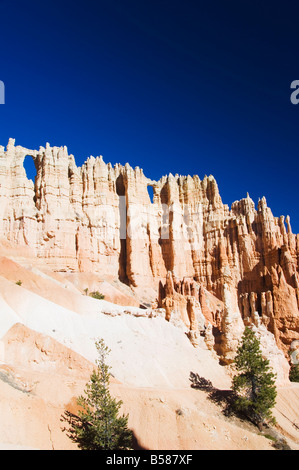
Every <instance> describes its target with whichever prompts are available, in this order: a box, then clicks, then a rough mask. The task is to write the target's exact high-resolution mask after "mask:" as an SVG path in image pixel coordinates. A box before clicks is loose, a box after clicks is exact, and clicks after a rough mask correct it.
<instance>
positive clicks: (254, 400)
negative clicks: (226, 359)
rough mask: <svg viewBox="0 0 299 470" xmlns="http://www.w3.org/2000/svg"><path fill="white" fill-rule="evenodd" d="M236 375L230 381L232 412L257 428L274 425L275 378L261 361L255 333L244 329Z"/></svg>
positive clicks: (236, 358)
mask: <svg viewBox="0 0 299 470" xmlns="http://www.w3.org/2000/svg"><path fill="white" fill-rule="evenodd" d="M235 366H236V369H237V371H239V372H240V373H239V375H236V376H235V377H234V378H233V385H232V390H233V391H234V392H235V394H236V399H235V402H234V406H235V408H236V409H237V410H238V411H240V412H242V413H243V414H245V415H246V416H247V418H249V419H250V420H251V421H252V422H253V423H254V424H256V425H258V426H259V427H260V428H261V426H262V424H263V423H264V422H265V421H268V422H275V420H274V418H273V416H272V411H271V410H272V408H273V407H274V405H275V400H276V395H277V392H276V386H275V374H273V372H272V370H271V368H270V367H269V361H268V360H267V359H264V358H263V356H262V353H261V350H260V342H259V340H258V339H257V337H256V336H255V333H254V332H253V331H252V330H251V329H250V328H249V327H246V328H245V331H244V333H243V336H242V340H241V344H240V346H239V348H238V350H237V354H236V357H235Z"/></svg>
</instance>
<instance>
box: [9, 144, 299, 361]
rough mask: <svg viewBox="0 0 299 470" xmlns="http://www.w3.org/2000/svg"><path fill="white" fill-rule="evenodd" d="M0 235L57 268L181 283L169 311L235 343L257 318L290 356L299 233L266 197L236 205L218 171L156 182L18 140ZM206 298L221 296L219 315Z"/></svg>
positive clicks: (298, 328)
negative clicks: (222, 188) (30, 166)
mask: <svg viewBox="0 0 299 470" xmlns="http://www.w3.org/2000/svg"><path fill="white" fill-rule="evenodd" d="M27 155H29V156H31V158H32V159H33V160H34V164H35V168H36V177H35V182H34V183H33V182H32V181H31V180H29V179H28V178H27V176H26V172H25V169H24V165H23V164H24V159H25V157H26V156H27ZM149 186H151V187H152V188H153V194H154V195H153V201H152V202H151V199H150V196H149V193H148V187H149ZM0 238H1V239H5V240H9V241H11V242H13V243H16V244H18V245H19V246H24V248H25V247H27V248H28V247H29V248H30V249H31V252H32V256H33V257H34V258H35V259H36V260H40V261H41V263H43V264H44V263H46V264H47V265H48V266H49V267H50V268H51V269H53V270H57V271H58V270H60V271H70V272H72V271H73V272H75V271H81V272H89V271H92V272H97V273H99V274H101V275H102V276H103V278H105V277H109V276H110V277H111V278H116V277H117V278H119V279H120V280H122V281H124V282H126V283H127V284H129V285H130V286H132V287H133V288H134V287H135V288H137V287H140V286H141V287H153V288H154V289H156V290H157V291H158V286H159V283H160V282H162V286H165V283H166V284H167V283H168V284H169V282H170V278H171V279H172V280H173V282H177V283H179V282H181V286H180V287H178V286H177V287H175V286H173V292H172V294H171V295H167V294H166V293H165V292H164V293H162V294H161V293H160V297H159V299H158V300H159V302H160V306H162V303H163V306H164V307H165V309H166V315H168V316H169V315H171V314H172V313H171V312H173V311H174V308H173V306H172V304H171V302H173V303H174V304H175V305H176V310H178V311H179V312H180V318H181V320H182V321H183V322H185V324H187V323H188V322H189V326H190V324H191V326H192V327H190V330H191V331H195V330H196V331H200V328H202V324H203V323H204V321H203V318H204V319H205V321H207V322H208V323H210V324H212V326H213V327H214V328H215V327H219V325H218V326H217V321H221V322H222V327H221V328H220V327H219V328H220V329H222V330H223V331H226V335H227V337H229V336H230V335H233V336H234V335H235V333H234V332H236V331H239V330H241V327H242V325H243V326H244V325H245V324H247V323H253V324H255V325H257V326H258V325H259V324H260V323H261V324H263V325H265V326H266V327H267V329H268V331H270V332H271V333H272V334H273V335H274V337H275V339H276V342H277V344H278V346H279V347H280V348H281V349H283V350H284V352H285V353H286V354H287V352H288V350H289V348H290V345H291V343H292V341H294V340H295V339H299V311H298V303H299V277H298V255H299V238H298V235H295V234H293V233H292V230H291V225H290V219H289V217H286V218H284V217H283V216H282V217H274V216H273V214H272V212H271V210H270V208H269V207H268V206H267V202H266V199H265V198H262V199H261V200H260V201H259V202H258V206H257V209H256V208H255V204H254V202H253V201H252V199H251V198H250V197H249V195H248V194H247V197H246V198H244V199H242V200H240V201H236V202H234V203H233V204H232V206H231V208H229V207H228V205H226V204H223V202H222V200H221V197H220V194H219V190H218V186H217V183H216V181H215V179H214V177H213V176H205V177H204V178H203V180H200V179H199V177H198V176H196V175H195V176H193V177H191V176H179V175H175V176H173V175H171V174H170V175H168V176H164V177H162V178H161V179H160V180H159V181H153V180H151V179H149V178H147V177H146V176H145V175H144V174H143V171H142V169H140V168H138V167H136V168H135V169H133V168H131V167H130V165H129V164H126V165H125V166H122V165H119V164H116V165H115V166H112V165H111V164H110V163H108V164H106V163H105V162H104V161H103V158H102V157H96V158H94V157H93V156H91V157H90V158H88V159H87V161H86V162H85V163H84V164H83V165H82V167H77V165H76V163H75V158H74V156H73V155H69V154H68V150H67V148H66V147H60V148H58V147H51V146H50V145H49V144H46V146H45V147H40V148H39V150H29V149H26V148H23V147H21V146H16V145H15V141H14V140H13V139H10V140H9V143H8V145H7V147H6V148H4V147H2V146H0ZM167 273H171V275H169V274H167ZM167 276H168V277H167ZM166 278H167V280H166ZM188 279H189V281H188V282H187V281H186V280H188ZM174 280H176V281H174ZM178 280H179V281H178ZM192 283H195V284H194V285H193V284H192ZM187 284H188V286H189V287H187ZM195 285H196V286H197V288H198V289H197V288H196V289H197V290H196V293H195V291H194V288H195V287H194V286H195ZM182 286H183V287H182ZM163 288H164V287H163ZM192 289H193V291H192ZM204 292H208V293H210V294H211V295H213V296H214V297H215V298H216V299H218V300H219V305H220V306H221V309H220V310H219V312H218V313H217V311H216V310H215V311H213V312H211V311H209V308H208V307H207V305H205V295H203V293H204ZM177 296H180V297H177ZM175 297H176V298H175ZM193 299H195V300H193ZM178 305H180V306H179V307H178ZM198 312H199V313H200V315H199V313H198ZM217 315H218V320H217V319H216V316H217ZM213 322H214V323H213ZM206 326H207V325H206ZM209 331H210V327H209ZM237 336H238V335H237ZM194 341H196V338H194ZM233 341H234V339H232V340H231V342H233ZM227 347H228V348H229V346H227Z"/></svg>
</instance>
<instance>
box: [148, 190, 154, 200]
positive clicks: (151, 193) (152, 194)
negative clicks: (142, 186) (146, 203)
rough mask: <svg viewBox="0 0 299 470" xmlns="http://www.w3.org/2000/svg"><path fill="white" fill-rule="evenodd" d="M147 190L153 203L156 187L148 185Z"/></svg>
mask: <svg viewBox="0 0 299 470" xmlns="http://www.w3.org/2000/svg"><path fill="white" fill-rule="evenodd" d="M147 192H148V195H149V198H150V201H151V203H153V202H154V188H153V187H152V186H148V187H147Z"/></svg>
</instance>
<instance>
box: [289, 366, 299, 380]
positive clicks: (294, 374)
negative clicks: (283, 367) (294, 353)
mask: <svg viewBox="0 0 299 470" xmlns="http://www.w3.org/2000/svg"><path fill="white" fill-rule="evenodd" d="M289 379H290V381H291V382H299V364H292V365H291V368H290V373H289Z"/></svg>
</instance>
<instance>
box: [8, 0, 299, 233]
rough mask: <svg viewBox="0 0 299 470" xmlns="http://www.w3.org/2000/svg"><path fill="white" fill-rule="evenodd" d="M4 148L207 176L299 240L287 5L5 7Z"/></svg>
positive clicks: (108, 1)
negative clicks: (58, 150) (283, 220)
mask: <svg viewBox="0 0 299 470" xmlns="http://www.w3.org/2000/svg"><path fill="white" fill-rule="evenodd" d="M0 16H1V20H2V21H1V44H0V64H1V67H0V80H2V81H3V82H4V83H5V95H6V96H5V99H6V102H5V105H0V145H6V143H7V141H8V138H9V137H14V138H15V139H16V143H17V144H18V145H23V146H25V147H28V148H33V149H38V148H39V146H40V145H45V143H46V142H50V144H51V145H57V146H61V145H66V146H67V147H68V150H69V153H73V154H74V156H75V159H76V162H77V165H82V163H83V162H84V161H85V160H86V158H87V157H88V156H89V155H94V156H97V155H103V157H104V160H105V161H106V162H109V161H110V162H111V163H112V164H115V163H117V162H119V163H122V164H125V163H126V162H129V163H130V164H131V166H133V167H135V166H140V167H142V168H143V169H144V173H145V174H146V175H147V176H148V177H150V178H152V179H159V178H160V177H161V176H163V175H165V174H168V173H170V172H171V173H173V174H175V173H178V174H183V175H184V174H191V175H194V174H198V175H199V177H200V178H203V177H204V175H205V174H207V175H209V174H213V175H214V176H215V178H216V180H217V182H218V186H219V189H220V194H221V196H222V199H223V202H225V203H227V204H229V205H231V203H232V202H233V201H235V200H237V199H241V198H243V197H245V196H246V193H247V192H249V194H250V196H251V197H252V199H253V200H254V201H255V203H256V205H257V201H258V198H260V197H262V196H265V197H266V199H267V202H268V205H269V206H270V207H271V208H272V211H273V213H274V215H275V216H279V215H287V214H289V215H290V217H291V225H292V228H293V231H294V232H298V233H299V215H298V211H297V201H298V184H297V181H298V169H299V163H298V155H299V139H298V124H299V105H297V106H296V105H293V104H292V103H291V101H290V94H291V91H292V90H291V89H290V84H291V82H292V81H293V80H296V79H299V57H298V43H299V41H298V37H299V28H298V18H299V5H298V2H295V1H279V2H278V1H271V2H270V1H264V2H260V1H255V0H242V1H240V0H238V1H237V0H227V1H225V2H224V1H223V0H218V1H201V0H196V1H195V0H194V1H193V0H192V1H190V0H184V1H183V0H181V1H177V0H172V1H170V0H142V1H141V0H99V1H90V0H85V1H84V2H83V1H76V2H73V1H68V0H67V1H64V0H62V1H60V2H58V1H56V0H51V1H47V0H45V1H42V2H41V1H35V0H33V1H32V0H28V1H21V0H18V1H14V0H10V1H8V0H0Z"/></svg>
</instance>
